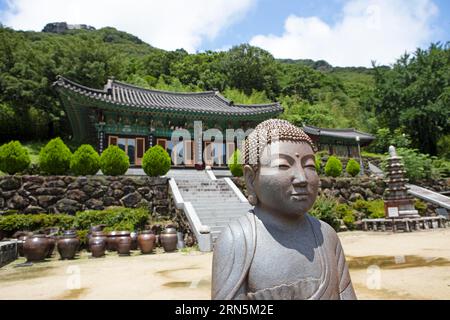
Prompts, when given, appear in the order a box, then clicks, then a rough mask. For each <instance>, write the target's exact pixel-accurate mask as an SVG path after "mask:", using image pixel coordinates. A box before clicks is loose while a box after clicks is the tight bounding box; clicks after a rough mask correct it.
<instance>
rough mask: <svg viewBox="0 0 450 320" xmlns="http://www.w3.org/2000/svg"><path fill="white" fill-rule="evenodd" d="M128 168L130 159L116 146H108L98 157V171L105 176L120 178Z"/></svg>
mask: <svg viewBox="0 0 450 320" xmlns="http://www.w3.org/2000/svg"><path fill="white" fill-rule="evenodd" d="M129 167H130V159H128V156H127V155H126V153H125V151H123V150H122V149H120V148H119V147H118V146H114V145H110V146H109V147H108V148H106V150H104V151H103V153H102V155H101V156H100V169H101V170H102V172H103V174H104V175H107V176H121V175H124V174H125V172H127V170H128V168H129Z"/></svg>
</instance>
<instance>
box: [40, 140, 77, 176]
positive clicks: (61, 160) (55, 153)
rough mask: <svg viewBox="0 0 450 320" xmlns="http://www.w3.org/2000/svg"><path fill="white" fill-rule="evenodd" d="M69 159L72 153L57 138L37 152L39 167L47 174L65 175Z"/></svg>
mask: <svg viewBox="0 0 450 320" xmlns="http://www.w3.org/2000/svg"><path fill="white" fill-rule="evenodd" d="M71 157H72V152H70V149H69V148H68V147H67V146H66V145H65V144H64V142H63V141H62V140H61V138H59V137H58V138H55V139H52V140H50V141H49V142H48V143H47V144H46V145H45V146H44V147H43V148H42V149H41V151H40V152H39V166H40V168H41V170H42V171H44V172H45V173H47V174H52V175H62V174H67V173H68V171H69V167H70V159H71Z"/></svg>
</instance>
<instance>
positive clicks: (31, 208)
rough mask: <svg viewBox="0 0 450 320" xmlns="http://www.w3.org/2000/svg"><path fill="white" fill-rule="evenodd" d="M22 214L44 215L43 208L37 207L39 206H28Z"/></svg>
mask: <svg viewBox="0 0 450 320" xmlns="http://www.w3.org/2000/svg"><path fill="white" fill-rule="evenodd" d="M24 213H26V214H38V213H45V210H44V209H43V208H41V207H39V206H32V205H29V206H28V207H27V208H26V209H25V211H24Z"/></svg>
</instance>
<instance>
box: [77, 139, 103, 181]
mask: <svg viewBox="0 0 450 320" xmlns="http://www.w3.org/2000/svg"><path fill="white" fill-rule="evenodd" d="M99 169H100V156H99V155H98V153H97V151H95V150H94V148H93V147H92V146H91V145H89V144H83V145H82V146H80V147H79V148H78V149H77V151H75V153H74V154H73V156H72V159H71V160H70V171H72V173H73V174H75V175H77V176H88V175H94V174H96V173H97V171H98V170H99Z"/></svg>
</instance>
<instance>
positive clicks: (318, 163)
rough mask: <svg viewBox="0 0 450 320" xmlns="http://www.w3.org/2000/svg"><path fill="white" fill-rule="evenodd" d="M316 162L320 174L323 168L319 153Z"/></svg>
mask: <svg viewBox="0 0 450 320" xmlns="http://www.w3.org/2000/svg"><path fill="white" fill-rule="evenodd" d="M315 164H316V171H317V174H319V173H320V172H321V170H322V159H321V158H320V157H318V156H317V155H316V158H315Z"/></svg>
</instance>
